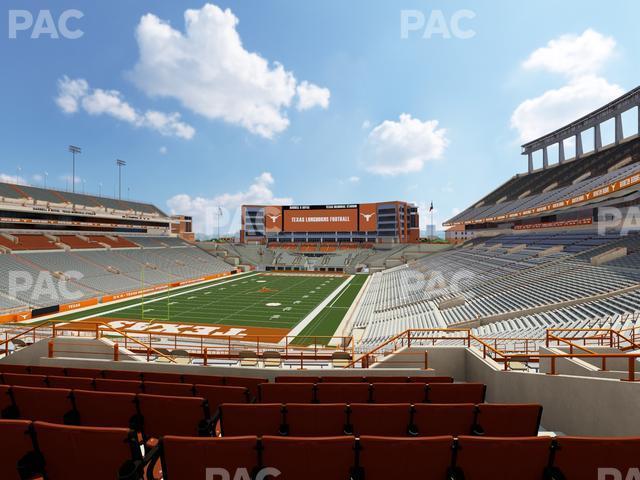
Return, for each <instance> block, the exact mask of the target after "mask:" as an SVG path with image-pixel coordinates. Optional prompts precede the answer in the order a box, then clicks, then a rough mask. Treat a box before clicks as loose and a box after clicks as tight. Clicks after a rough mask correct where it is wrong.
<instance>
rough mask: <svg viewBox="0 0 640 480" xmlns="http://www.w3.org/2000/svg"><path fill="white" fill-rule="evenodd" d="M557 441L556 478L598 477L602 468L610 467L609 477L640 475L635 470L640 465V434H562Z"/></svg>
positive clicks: (585, 478) (589, 478) (606, 476)
mask: <svg viewBox="0 0 640 480" xmlns="http://www.w3.org/2000/svg"><path fill="white" fill-rule="evenodd" d="M556 442H557V447H556V449H555V458H554V470H555V471H556V477H555V478H560V479H566V480H573V479H579V480H583V479H584V480H591V479H594V480H596V479H600V478H601V476H599V475H598V469H599V468H603V469H604V468H606V469H609V473H608V474H607V475H603V478H605V479H608V478H611V479H616V478H622V479H632V478H637V475H635V476H634V475H633V473H631V472H633V470H632V469H638V468H640V466H639V465H638V463H639V462H640V460H638V459H640V437H619V438H598V437H558V438H557V439H556ZM612 471H613V472H617V474H616V473H612ZM636 472H637V470H636ZM558 473H559V474H558ZM617 475H621V476H617Z"/></svg>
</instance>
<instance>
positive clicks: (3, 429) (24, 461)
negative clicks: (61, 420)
mask: <svg viewBox="0 0 640 480" xmlns="http://www.w3.org/2000/svg"><path fill="white" fill-rule="evenodd" d="M30 425H31V422H30V421H28V420H0V478H2V479H3V480H21V479H22V478H29V477H31V476H32V475H33V474H34V473H35V472H34V469H37V467H38V466H37V465H31V467H33V468H30V464H31V462H30V461H29V460H30V458H33V454H32V451H33V442H32V441H31V434H30V432H29V426H30ZM20 472H22V474H23V475H24V476H22V475H21V474H20Z"/></svg>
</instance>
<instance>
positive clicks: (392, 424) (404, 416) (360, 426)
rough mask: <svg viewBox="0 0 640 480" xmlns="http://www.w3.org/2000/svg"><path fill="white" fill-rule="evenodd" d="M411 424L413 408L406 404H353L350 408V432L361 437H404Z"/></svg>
mask: <svg viewBox="0 0 640 480" xmlns="http://www.w3.org/2000/svg"><path fill="white" fill-rule="evenodd" d="M410 422H411V406H410V405H409V404H408V403H404V404H387V405H376V404H371V403H352V404H351V406H350V407H349V427H350V429H349V430H348V431H349V432H351V433H353V434H354V435H355V436H357V437H359V436H361V435H375V436H381V437H404V436H407V435H408V431H409V424H410Z"/></svg>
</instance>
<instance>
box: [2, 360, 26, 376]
mask: <svg viewBox="0 0 640 480" xmlns="http://www.w3.org/2000/svg"><path fill="white" fill-rule="evenodd" d="M0 373H19V374H23V375H27V374H28V373H29V367H28V366H26V365H11V364H10V363H3V364H0Z"/></svg>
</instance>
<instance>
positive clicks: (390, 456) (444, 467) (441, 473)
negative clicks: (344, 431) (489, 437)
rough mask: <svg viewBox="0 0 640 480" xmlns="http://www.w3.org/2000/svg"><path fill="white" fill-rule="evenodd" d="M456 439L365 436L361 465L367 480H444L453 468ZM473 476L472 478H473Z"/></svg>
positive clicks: (447, 437) (361, 449)
mask: <svg viewBox="0 0 640 480" xmlns="http://www.w3.org/2000/svg"><path fill="white" fill-rule="evenodd" d="M452 447H453V437H450V436H442V437H431V438H382V437H371V436H366V435H365V436H362V437H360V442H359V451H358V456H359V466H360V471H361V473H363V478H366V480H387V479H390V478H419V479H421V480H443V479H445V478H447V472H448V470H449V468H450V466H451V460H452ZM471 478H473V477H470V479H471Z"/></svg>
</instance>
